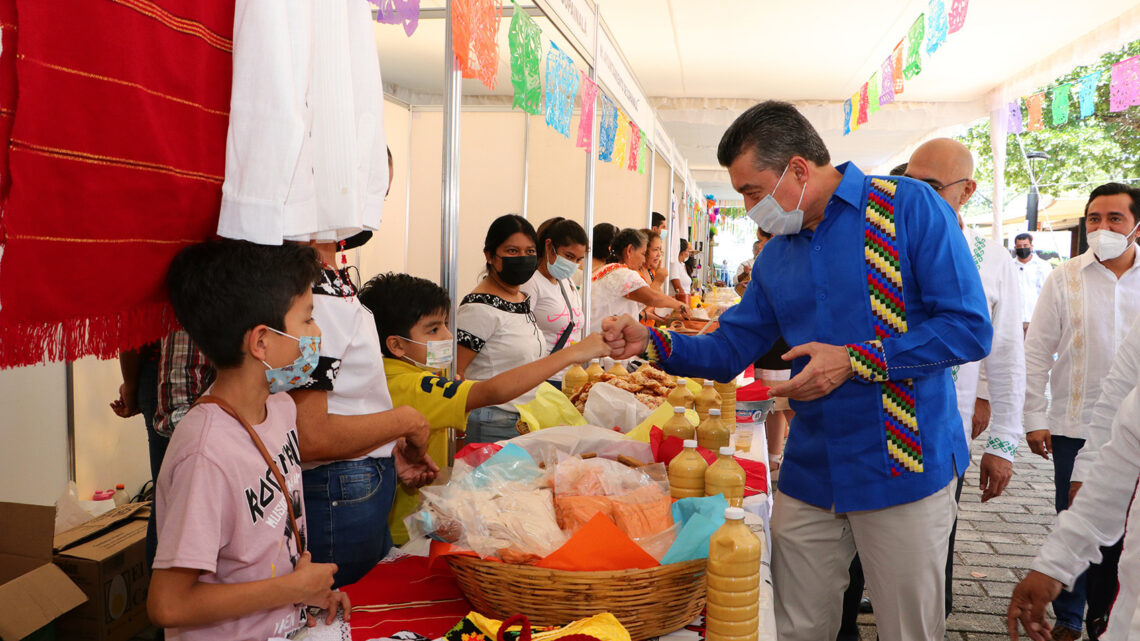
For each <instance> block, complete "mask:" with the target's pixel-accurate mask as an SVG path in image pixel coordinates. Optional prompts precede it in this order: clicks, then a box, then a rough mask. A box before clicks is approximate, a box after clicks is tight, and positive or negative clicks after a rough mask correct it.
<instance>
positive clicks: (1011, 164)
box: [961, 40, 1140, 216]
mask: <svg viewBox="0 0 1140 641" xmlns="http://www.w3.org/2000/svg"><path fill="white" fill-rule="evenodd" d="M1135 55H1140V40H1137V41H1134V42H1132V43H1130V44H1128V45H1126V46H1124V47H1122V48H1121V49H1119V50H1117V51H1113V52H1110V53H1107V54H1104V55H1103V56H1101V57H1100V59H1099V60H1098V61H1097V62H1096V63H1095V64H1091V65H1086V66H1081V67H1077V68H1075V69H1073V70H1072V71H1071V72H1069V73H1067V74H1065V75H1063V76H1061V77H1059V78H1057V79H1056V80H1054V81H1053V82H1052V83H1050V84H1049V85H1048V86H1046V87H1040V88H1038V89H1037V90H1036V91H1034V92H1031V94H1030V95H1032V94H1033V93H1037V92H1038V91H1044V92H1045V104H1044V107H1043V109H1042V111H1043V113H1044V114H1045V118H1044V120H1045V127H1044V129H1041V130H1039V131H1026V132H1025V133H1023V134H1010V136H1009V140H1008V141H1007V146H1006V149H1007V153H1006V164H1005V185H1006V187H1005V200H1006V202H1005V203H1002V205H1003V207H1004V206H1006V205H1008V204H1009V203H1010V202H1011V201H1012V200H1014V199H1015V198H1017V197H1018V196H1019V195H1023V194H1024V193H1025V192H1026V191H1028V189H1029V173H1028V171H1027V170H1026V162H1025V159H1024V156H1023V155H1022V146H1023V147H1024V150H1025V151H1026V152H1029V151H1044V152H1045V153H1047V154H1049V160H1047V161H1044V162H1043V163H1042V162H1040V161H1038V163H1037V166H1036V167H1035V171H1037V172H1038V174H1039V175H1038V176H1037V182H1038V185H1039V186H1040V192H1041V193H1042V194H1043V195H1047V196H1053V197H1065V196H1069V197H1074V196H1076V197H1083V196H1086V195H1088V193H1089V192H1090V191H1092V189H1093V188H1094V187H1096V186H1097V185H1100V184H1103V183H1106V182H1109V181H1118V182H1129V183H1132V184H1137V183H1140V107H1132V108H1130V109H1127V110H1125V111H1120V112H1116V113H1111V112H1109V110H1108V107H1109V82H1110V76H1111V69H1112V65H1113V64H1115V63H1117V62H1120V61H1121V60H1124V59H1126V58H1130V57H1132V56H1135ZM1096 71H1100V72H1101V77H1100V80H1099V82H1098V83H1097V89H1096V95H1097V99H1096V111H1095V112H1094V113H1093V114H1092V115H1090V116H1089V117H1088V118H1081V116H1080V108H1079V103H1078V100H1077V97H1076V95H1075V91H1074V95H1073V96H1072V99H1071V100H1070V109H1069V119H1068V121H1067V122H1066V123H1064V124H1061V125H1054V124H1053V123H1052V119H1051V118H1050V113H1051V109H1052V104H1051V101H1052V99H1053V95H1052V91H1051V90H1052V88H1053V87H1057V86H1060V85H1064V84H1066V83H1072V85H1073V86H1074V87H1076V86H1077V85H1078V82H1079V80H1080V79H1081V78H1082V77H1083V76H1085V75H1087V74H1090V73H1094V72H1096ZM1022 111H1023V117H1024V118H1025V122H1026V123H1027V124H1028V121H1029V120H1028V115H1027V114H1025V113H1024V112H1025V107H1024V105H1023V106H1022ZM1019 138H1020V144H1019V140H1018V139H1019ZM961 140H962V142H963V143H965V144H966V145H967V146H969V147H970V149H971V150H972V151H973V152H974V157H975V158H976V159H977V161H978V162H977V168H976V169H975V172H974V178H975V179H976V180H977V182H978V192H979V193H978V195H980V196H984V198H978V197H977V196H975V197H974V198H973V199H971V201H970V202H969V203H968V204H967V206H966V208H965V211H963V214H965V215H967V216H970V215H973V214H978V213H982V212H985V211H992V209H991V207H992V206H991V204H990V200H989V199H990V198H991V197H992V194H993V188H992V186H993V171H994V166H993V152H992V148H991V146H990V127H989V119H986V120H983V121H981V122H979V123H977V124H975V125H973V126H972V127H970V129H969V130H968V131H967V132H966V134H965V135H964V136H962V137H961Z"/></svg>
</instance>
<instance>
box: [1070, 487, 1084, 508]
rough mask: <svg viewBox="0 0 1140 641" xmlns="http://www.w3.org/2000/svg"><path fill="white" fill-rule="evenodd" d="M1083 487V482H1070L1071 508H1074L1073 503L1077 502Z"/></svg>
mask: <svg viewBox="0 0 1140 641" xmlns="http://www.w3.org/2000/svg"><path fill="white" fill-rule="evenodd" d="M1081 485H1083V483H1082V482H1081V481H1070V482H1069V507H1072V506H1073V501H1075V500H1077V492H1080V491H1081Z"/></svg>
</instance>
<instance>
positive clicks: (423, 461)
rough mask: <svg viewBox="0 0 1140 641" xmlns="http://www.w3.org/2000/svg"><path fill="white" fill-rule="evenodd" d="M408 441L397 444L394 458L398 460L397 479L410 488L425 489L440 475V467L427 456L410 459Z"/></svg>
mask: <svg viewBox="0 0 1140 641" xmlns="http://www.w3.org/2000/svg"><path fill="white" fill-rule="evenodd" d="M407 449H408V445H407V441H403V440H401V441H400V442H399V443H397V444H396V449H395V451H394V452H393V456H394V457H395V460H396V477H397V478H399V479H400V483H402V484H403V485H405V486H407V487H410V488H417V487H423V486H424V485H427V484H428V483H431V482H432V481H434V480H435V477H436V476H438V475H439V466H438V465H436V464H435V461H433V460H431V457H430V456H428V455H427V454H423V455H421V456H420V457H419V458H417V459H410V458H409V457H408V455H407V453H406V451H407Z"/></svg>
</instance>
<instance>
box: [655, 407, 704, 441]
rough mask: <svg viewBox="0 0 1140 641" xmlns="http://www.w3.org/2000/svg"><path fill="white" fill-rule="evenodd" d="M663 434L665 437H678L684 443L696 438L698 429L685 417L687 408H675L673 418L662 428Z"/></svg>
mask: <svg viewBox="0 0 1140 641" xmlns="http://www.w3.org/2000/svg"><path fill="white" fill-rule="evenodd" d="M661 432H662V433H663V434H664V435H665V436H676V437H677V438H679V439H681V440H682V441H685V440H689V439H691V438H693V437H694V435H695V434H696V428H695V427H693V424H692V423H690V422H689V419H688V418H687V417H686V416H685V408H683V407H674V408H673V416H670V417H669V420H667V421H665V424H664V425H662V426H661Z"/></svg>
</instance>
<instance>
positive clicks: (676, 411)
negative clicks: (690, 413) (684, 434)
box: [673, 405, 685, 414]
mask: <svg viewBox="0 0 1140 641" xmlns="http://www.w3.org/2000/svg"><path fill="white" fill-rule="evenodd" d="M673 413H674V414H684V413H685V408H683V407H681V406H680V405H678V406H676V407H674V408H673Z"/></svg>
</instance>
